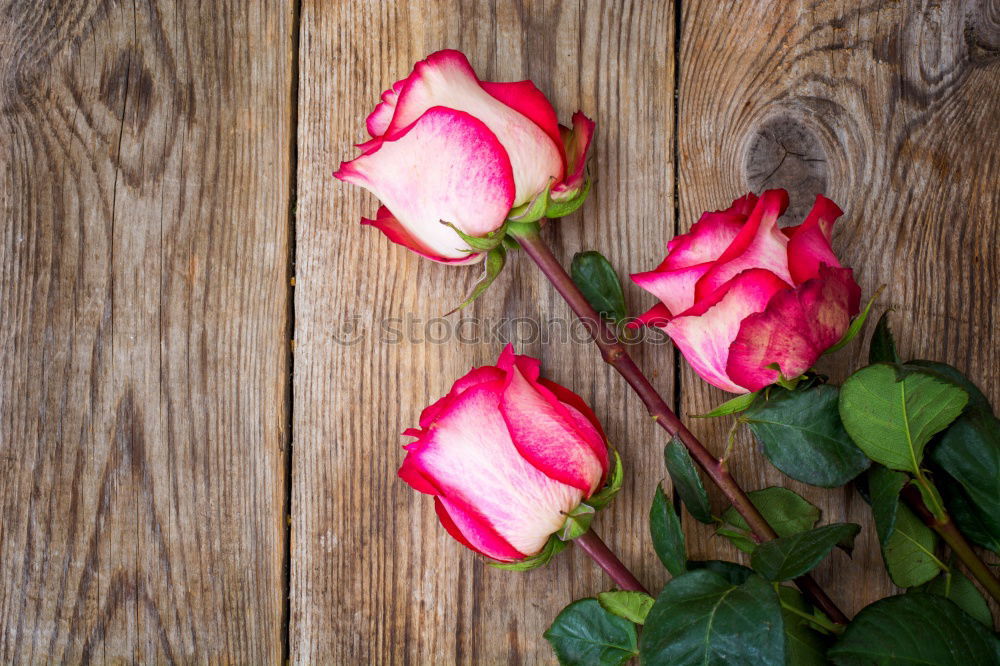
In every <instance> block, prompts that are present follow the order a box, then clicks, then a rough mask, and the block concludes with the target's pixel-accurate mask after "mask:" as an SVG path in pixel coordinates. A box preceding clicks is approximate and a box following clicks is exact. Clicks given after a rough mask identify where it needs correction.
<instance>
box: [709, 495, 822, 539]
mask: <svg viewBox="0 0 1000 666" xmlns="http://www.w3.org/2000/svg"><path fill="white" fill-rule="evenodd" d="M747 496H748V497H749V498H750V502H751V503H753V505H754V506H755V507H757V510H758V511H760V513H761V515H762V516H764V520H766V521H767V522H768V524H769V525H770V526H771V527H772V528H774V531H775V532H777V533H778V536H779V537H786V536H791V535H793V534H797V533H799V532H804V531H806V530H808V529H810V528H811V527H812V526H813V525H815V524H816V521H818V520H819V515H820V514H819V509H817V508H816V507H815V506H813V505H812V504H810V503H809V502H808V501H806V500H805V499H803V498H802V497H801V496H799V495H797V494H796V493H794V492H793V491H791V490H788V489H787V488H778V487H775V486H772V487H770V488H764V489H762V490H751V491H750V492H748V493H747ZM722 521H723V527H721V528H719V530H717V531H716V534H718V535H719V536H724V537H727V538H729V540H730V541H732V542H733V545H735V546H736V547H737V548H739V549H740V550H742V551H744V552H747V553H750V552H753V550H754V549H755V548H756V547H757V543H756V542H755V541H754V540H753V539H752V538H751V537H750V536H749V535H750V527H749V526H748V525H747V523H746V521H745V520H743V516H741V515H740V514H739V513H738V512H737V511H736V509H734V508H733V507H729V508H728V509H726V511H725V513H723V514H722ZM733 533H735V534H736V535H737V536H738V537H741V538H734V536H733Z"/></svg>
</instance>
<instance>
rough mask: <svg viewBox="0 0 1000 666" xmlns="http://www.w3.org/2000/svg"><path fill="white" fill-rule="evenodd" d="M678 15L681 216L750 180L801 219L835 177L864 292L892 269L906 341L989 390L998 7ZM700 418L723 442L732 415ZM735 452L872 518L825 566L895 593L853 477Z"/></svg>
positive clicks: (996, 229) (748, 476)
mask: <svg viewBox="0 0 1000 666" xmlns="http://www.w3.org/2000/svg"><path fill="white" fill-rule="evenodd" d="M682 18H683V21H682V26H683V27H682V32H681V45H680V66H679V68H680V102H679V107H678V110H679V128H678V139H679V149H680V176H679V178H680V180H679V183H680V187H679V192H680V221H679V222H680V226H681V227H685V228H686V227H687V226H689V225H690V224H691V222H693V221H694V220H695V219H697V216H698V215H699V214H700V212H701V211H702V210H715V209H718V208H721V207H724V206H725V205H727V204H728V203H729V201H731V200H732V199H733V198H735V197H736V196H738V195H740V194H742V193H743V192H746V191H747V190H749V189H754V190H757V191H759V190H760V189H762V188H767V187H778V186H783V187H786V188H787V189H789V191H790V193H791V197H792V211H793V212H791V213H790V215H789V217H791V218H792V219H796V218H801V216H802V215H803V214H804V212H805V211H806V210H808V208H809V206H810V205H811V203H812V200H813V198H814V197H815V195H816V194H817V193H818V192H825V193H826V194H827V195H828V196H830V197H831V198H833V200H834V201H836V202H837V203H838V204H839V205H840V206H841V207H842V208H843V209H844V210H845V211H847V214H846V216H845V217H844V218H842V221H841V222H839V223H838V227H837V229H836V230H835V233H834V247H835V249H836V250H837V252H838V253H839V255H840V257H841V259H842V261H844V262H845V264H846V265H850V266H853V267H854V268H855V274H856V277H857V279H858V280H859V282H860V284H861V285H862V288H863V289H864V293H865V298H866V299H867V298H868V296H869V295H870V294H872V292H873V291H874V290H875V288H876V287H877V286H878V285H880V284H883V283H884V284H886V285H888V286H887V288H886V291H885V292H883V294H882V296H881V298H880V299H879V303H878V304H877V306H876V307H877V311H881V310H882V309H884V308H885V307H887V306H892V307H894V308H895V309H896V315H895V319H894V321H895V322H896V336H897V340H898V342H899V346H900V348H901V351H902V353H903V354H904V355H906V356H908V357H920V358H931V359H937V360H942V361H947V362H949V363H952V364H954V365H956V366H957V367H958V368H959V369H961V370H963V371H964V372H966V373H967V374H968V375H969V377H970V378H971V379H972V380H973V381H975V382H976V383H977V384H978V385H979V386H980V387H981V388H982V389H983V390H984V392H985V393H986V394H987V396H989V397H990V398H991V399H992V400H993V401H994V402H996V401H997V400H998V398H1000V372H998V370H1000V346H998V345H997V344H996V330H997V325H998V315H1000V310H998V302H997V299H996V290H997V287H998V285H1000V250H998V247H1000V243H998V240H1000V225H998V224H997V216H996V211H997V208H998V205H1000V197H998V191H997V187H996V173H997V169H998V167H1000V153H998V151H997V150H996V146H997V145H1000V108H998V106H997V104H996V103H995V98H996V91H997V89H998V85H1000V61H998V59H997V48H998V46H1000V31H998V29H997V25H996V22H995V21H996V18H995V11H994V12H993V15H992V18H991V14H990V11H989V10H988V9H986V8H985V7H984V6H983V4H982V3H972V2H946V3H922V2H873V3H865V4H863V5H859V3H856V2H826V3H814V2H811V1H808V2H807V1H804V0H802V1H796V2H784V1H782V2H778V1H773V2H758V1H756V0H752V1H750V0H748V1H743V2H732V3H718V2H714V1H712V0H693V1H690V2H684V3H683V17H682ZM991 21H992V23H991ZM862 337H863V338H867V335H865V336H862ZM865 358H866V346H865V342H864V340H862V341H859V342H855V343H853V344H852V345H851V346H849V347H848V348H847V349H846V350H845V351H842V352H840V353H839V354H837V355H836V356H835V357H833V358H826V359H823V361H822V362H821V363H820V365H819V368H820V369H821V370H822V371H824V372H828V373H829V374H830V375H831V376H832V378H833V380H834V381H838V382H839V381H840V380H842V379H843V378H844V376H845V375H846V373H847V372H848V371H849V369H850V368H856V367H858V366H859V365H861V364H863V363H864V362H865V360H864V359H865ZM682 393H683V396H684V400H683V408H684V412H685V413H687V414H690V413H698V412H703V411H705V410H706V409H707V408H709V407H710V406H714V405H716V404H718V403H719V402H721V401H722V400H723V399H724V398H725V396H724V395H723V394H722V392H720V391H717V390H715V389H711V388H708V387H707V385H706V384H704V383H703V382H701V381H700V380H699V379H698V378H697V377H696V376H694V374H693V373H692V372H690V371H689V370H687V369H685V372H684V374H683V375H682ZM695 426H696V427H695V428H694V429H695V431H696V432H697V433H698V434H699V435H701V436H703V437H704V438H705V440H706V441H708V442H712V443H713V445H714V446H715V447H716V450H717V451H718V452H719V453H721V451H722V449H723V446H724V441H725V435H726V430H727V429H728V428H729V426H730V422H729V421H728V420H717V421H712V422H699V423H696V424H695ZM732 467H733V470H734V473H735V476H736V477H737V478H738V479H739V480H741V481H742V482H743V483H744V484H745V485H746V486H748V487H763V486H766V485H774V484H787V485H789V487H792V488H794V489H795V490H797V491H800V492H801V493H802V494H804V495H805V496H807V497H808V498H810V499H811V500H812V501H813V502H815V503H816V504H817V505H819V506H820V507H821V508H822V509H823V512H824V518H825V520H828V521H842V520H849V521H854V522H859V523H862V524H864V525H865V526H866V527H865V529H864V531H863V532H862V534H861V536H860V537H859V540H858V546H859V547H858V548H857V549H856V550H855V552H854V557H853V559H852V560H848V559H847V558H846V557H843V556H841V554H835V555H834V557H832V558H830V559H829V560H828V561H827V562H825V563H824V564H823V565H821V566H820V568H819V569H817V572H816V576H817V579H818V580H819V581H820V583H822V584H823V585H824V586H825V587H826V588H827V589H828V591H830V593H831V596H833V598H834V599H835V600H836V601H837V602H838V603H840V604H842V606H843V607H844V609H845V610H846V611H848V612H854V611H857V610H858V609H860V608H861V607H863V606H864V605H865V604H867V603H869V602H871V601H873V600H875V599H876V598H879V597H881V596H884V595H886V594H889V593H891V591H892V586H891V583H890V582H889V581H888V578H887V576H886V575H885V574H884V569H883V566H882V562H881V557H880V555H879V551H878V545H877V539H876V537H875V534H874V529H872V527H871V520H870V512H869V509H868V507H867V506H866V505H865V504H864V502H863V501H862V500H861V498H860V497H859V496H858V494H857V493H856V492H855V491H853V490H851V491H844V490H832V491H828V490H820V489H816V488H809V487H807V486H804V485H802V484H796V483H788V480H787V479H786V478H784V477H783V476H782V475H781V474H780V473H778V472H777V471H776V470H775V469H774V468H772V467H771V466H770V465H769V464H767V462H766V461H765V460H764V459H763V458H762V456H760V454H759V453H757V452H756V451H755V450H754V446H753V445H752V443H751V441H750V438H749V436H748V435H747V434H746V433H743V434H742V435H741V436H740V437H739V438H738V439H737V444H736V450H735V453H734V455H733V457H732ZM688 535H689V541H690V542H691V543H692V544H693V545H694V547H695V549H696V550H697V551H699V552H700V553H701V554H705V555H708V554H713V555H717V554H718V553H719V552H720V551H719V548H718V545H717V541H718V540H716V539H713V540H711V541H710V540H709V531H708V530H705V529H704V528H703V527H700V526H697V525H694V526H691V527H689V528H688ZM730 554H732V551H730Z"/></svg>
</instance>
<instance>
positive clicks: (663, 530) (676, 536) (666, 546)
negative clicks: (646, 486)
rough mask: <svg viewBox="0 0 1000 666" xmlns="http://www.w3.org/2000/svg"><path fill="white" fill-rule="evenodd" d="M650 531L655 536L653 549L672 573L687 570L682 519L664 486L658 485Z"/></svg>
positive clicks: (677, 574) (676, 573)
mask: <svg viewBox="0 0 1000 666" xmlns="http://www.w3.org/2000/svg"><path fill="white" fill-rule="evenodd" d="M649 533H650V535H651V536H652V537H653V549H654V550H656V555H657V557H659V558H660V561H661V562H663V566H665V567H666V568H667V571H669V572H670V575H671V576H680V575H681V574H682V573H684V572H685V571H687V566H686V562H687V555H686V554H685V553H684V530H683V529H681V520H680V518H678V517H677V512H676V511H674V505H673V504H672V503H671V502H670V499H669V498H668V497H667V495H666V493H664V492H663V487H662V486H659V485H657V486H656V493H655V494H654V495H653V505H652V506H651V507H650V509H649Z"/></svg>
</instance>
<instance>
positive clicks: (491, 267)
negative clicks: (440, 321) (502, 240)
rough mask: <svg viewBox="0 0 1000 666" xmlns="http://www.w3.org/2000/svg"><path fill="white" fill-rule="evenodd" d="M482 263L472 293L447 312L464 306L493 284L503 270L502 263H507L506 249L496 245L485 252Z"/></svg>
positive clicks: (456, 310)
mask: <svg viewBox="0 0 1000 666" xmlns="http://www.w3.org/2000/svg"><path fill="white" fill-rule="evenodd" d="M483 263H484V264H485V267H484V271H483V277H481V278H480V279H479V282H477V283H476V286H475V287H474V288H473V289H472V293H471V294H469V297H468V298H466V299H465V300H464V301H463V302H462V304H461V305H459V306H458V307H457V308H455V309H454V310H452V311H451V312H448V313H447V314H452V313H454V312H458V311H459V310H461V309H463V308H465V307H466V306H467V305H469V304H470V303H472V302H473V301H474V300H476V299H477V298H479V297H480V296H481V295H482V293H483V292H484V291H486V290H487V289H488V288H489V286H490V285H491V284H493V281H494V280H496V279H497V276H498V275H500V271H502V270H503V267H504V264H506V263H507V250H506V249H504V246H503V245H498V246H496V247H495V248H493V249H492V250H490V251H489V252H487V253H486V261H484V262H483Z"/></svg>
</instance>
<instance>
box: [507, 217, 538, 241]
mask: <svg viewBox="0 0 1000 666" xmlns="http://www.w3.org/2000/svg"><path fill="white" fill-rule="evenodd" d="M504 226H505V227H506V228H507V235H509V236H513V237H514V238H515V240H516V239H517V237H518V236H528V235H530V234H535V233H538V232H539V231H540V230H541V228H542V227H541V225H540V224H538V222H513V221H511V220H507V223H506V224H505V225H504Z"/></svg>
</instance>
